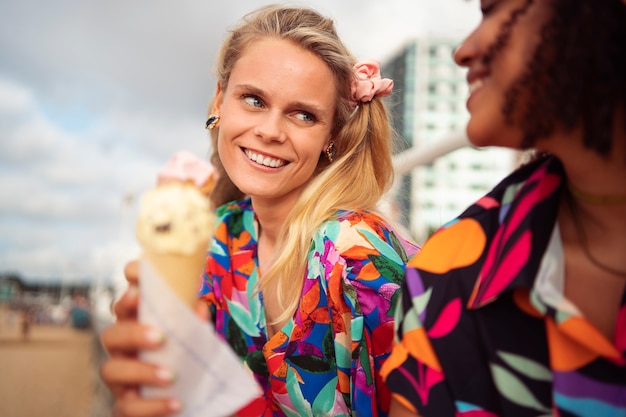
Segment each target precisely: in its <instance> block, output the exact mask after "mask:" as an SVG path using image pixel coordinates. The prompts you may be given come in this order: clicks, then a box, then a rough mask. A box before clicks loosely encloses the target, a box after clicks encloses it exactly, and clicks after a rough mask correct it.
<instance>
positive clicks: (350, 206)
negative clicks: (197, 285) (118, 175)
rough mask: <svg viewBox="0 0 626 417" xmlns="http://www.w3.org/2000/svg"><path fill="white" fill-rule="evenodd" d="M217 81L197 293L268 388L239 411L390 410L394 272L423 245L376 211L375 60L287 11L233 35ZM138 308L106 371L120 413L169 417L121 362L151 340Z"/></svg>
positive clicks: (143, 370)
mask: <svg viewBox="0 0 626 417" xmlns="http://www.w3.org/2000/svg"><path fill="white" fill-rule="evenodd" d="M217 79H218V83H217V90H216V95H215V97H214V100H213V102H212V104H211V107H210V115H209V119H208V121H207V128H209V129H210V130H211V134H212V139H213V150H214V154H213V156H212V158H211V161H212V163H213V164H214V165H215V166H216V167H217V169H218V171H220V174H221V175H220V177H219V178H220V179H219V182H218V184H217V185H216V188H215V189H214V192H213V194H212V200H213V203H214V205H215V206H216V207H219V208H218V209H217V214H218V220H219V221H218V226H217V228H216V231H215V238H214V241H213V244H212V246H211V251H210V253H209V255H208V259H207V269H206V273H205V275H204V286H203V289H202V291H201V294H200V297H201V299H202V300H204V301H206V303H207V305H208V306H209V309H210V313H211V314H210V315H211V317H212V320H213V322H214V324H215V327H216V330H217V332H218V333H219V334H220V335H221V336H223V337H224V339H225V340H226V341H227V342H228V343H229V344H230V346H231V347H232V348H233V350H234V351H235V352H236V354H237V355H239V357H240V358H241V360H242V361H244V362H245V363H246V365H247V367H248V368H249V369H250V370H251V372H253V373H254V376H255V378H256V380H257V382H258V383H259V384H260V386H261V387H262V389H263V391H264V395H263V397H261V398H259V399H258V400H256V401H253V402H252V403H251V404H250V405H248V406H247V407H246V408H245V409H243V410H241V411H240V412H239V413H238V415H240V416H283V415H289V416H301V415H333V416H340V415H359V416H368V415H372V416H384V415H386V414H387V411H388V407H389V400H390V397H389V393H388V391H387V390H386V388H385V387H384V385H383V384H382V383H381V378H380V374H379V370H380V367H381V365H382V363H383V362H384V361H385V359H386V358H387V356H388V355H389V352H390V351H391V345H392V332H393V314H392V311H393V307H394V305H395V301H396V299H397V297H398V295H399V293H398V290H399V285H400V283H401V280H402V277H403V268H404V264H405V262H406V260H407V259H408V257H410V256H411V255H413V254H414V253H415V252H417V250H418V248H417V247H416V246H415V245H413V244H411V243H410V242H408V241H406V240H404V239H403V238H401V237H400V236H399V235H398V234H397V233H396V232H395V231H394V230H393V228H392V227H391V226H390V225H389V223H388V222H387V221H386V220H385V219H384V218H383V217H381V216H380V215H379V214H376V206H377V203H378V201H379V199H380V198H381V196H382V194H383V193H384V192H385V191H386V190H387V188H388V186H389V185H390V183H391V181H392V177H393V169H392V164H391V145H392V136H391V131H390V127H389V123H388V120H387V112H386V109H385V105H384V104H383V102H382V100H381V97H382V96H385V95H388V94H390V93H391V88H392V86H393V83H392V81H391V80H387V79H383V78H381V75H380V70H379V67H378V63H377V62H374V61H371V62H363V63H357V62H356V60H355V58H354V57H353V56H352V55H351V53H350V52H349V51H348V50H347V48H346V47H345V46H344V44H343V43H342V42H341V40H340V39H339V38H338V37H337V33H336V30H335V27H334V24H333V21H332V20H330V19H328V18H326V17H324V16H321V15H320V14H319V13H317V12H316V11H314V10H311V9H309V8H299V7H285V6H269V7H265V8H262V9H259V10H257V11H256V12H253V13H251V14H249V15H247V16H246V17H245V18H244V20H243V22H242V23H241V24H240V25H239V26H238V27H236V28H235V29H233V30H232V31H231V33H230V35H229V36H228V38H227V39H226V41H225V42H224V44H223V46H222V48H221V52H220V54H219V57H218V63H217ZM128 275H129V278H130V280H131V282H134V281H135V280H136V278H135V276H134V273H132V272H131V273H129V274H128ZM136 303H137V301H136V299H135V300H132V299H131V298H129V297H125V298H122V300H121V301H120V302H119V303H118V305H117V306H116V309H117V311H118V313H119V314H118V317H123V318H124V319H120V320H119V321H118V323H117V324H116V325H114V326H112V327H111V328H110V329H109V330H108V331H107V332H106V333H105V334H103V338H102V339H103V342H104V344H105V346H106V347H107V349H108V350H109V352H112V358H111V359H110V360H109V361H108V362H107V363H106V364H105V365H104V366H103V368H102V377H103V379H104V380H105V381H106V382H107V384H108V385H109V386H110V387H111V389H112V391H113V393H114V394H115V396H116V400H117V412H118V415H120V416H122V415H124V416H157V415H168V414H169V413H173V412H176V411H178V410H180V404H179V403H178V402H177V401H176V400H175V399H159V400H146V399H142V398H140V397H139V396H138V395H136V392H137V387H138V386H139V385H140V384H154V385H162V384H164V383H167V382H168V381H163V380H162V379H163V378H161V379H159V375H161V376H163V373H162V372H161V373H158V372H155V369H154V367H152V366H150V365H148V364H144V363H141V362H139V361H137V360H131V361H129V360H128V359H127V356H128V352H131V353H132V352H136V351H137V350H138V349H140V348H148V347H152V348H153V347H155V345H157V344H158V343H155V342H151V340H153V339H154V338H149V337H148V338H146V337H145V336H144V335H145V334H146V330H147V329H145V328H144V327H143V326H141V325H140V324H139V323H137V322H136V317H135V315H134V308H135V307H136ZM148 333H149V332H148ZM207 349H210V347H207ZM115 352H122V353H120V354H119V355H115V354H114V353H115ZM166 374H167V373H166ZM166 379H167V378H166Z"/></svg>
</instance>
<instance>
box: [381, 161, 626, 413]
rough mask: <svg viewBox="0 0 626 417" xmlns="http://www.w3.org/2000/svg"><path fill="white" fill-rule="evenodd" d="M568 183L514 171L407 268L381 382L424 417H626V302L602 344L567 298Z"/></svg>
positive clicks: (528, 169) (543, 169) (557, 168)
mask: <svg viewBox="0 0 626 417" xmlns="http://www.w3.org/2000/svg"><path fill="white" fill-rule="evenodd" d="M563 187H564V173H563V169H562V166H561V164H560V163H559V162H558V160H556V159H554V158H552V157H548V158H544V159H540V160H537V161H534V162H532V163H530V164H528V165H526V166H523V167H521V168H520V169H518V170H517V171H516V172H514V173H513V174H511V175H510V176H509V177H508V178H506V179H505V180H503V181H502V182H501V183H500V184H499V185H498V186H496V187H495V188H494V190H493V191H491V192H490V193H489V194H487V195H486V196H485V197H483V198H481V199H480V200H478V201H477V202H476V203H475V204H474V205H472V206H470V207H469V208H468V209H467V210H466V211H465V212H464V213H463V214H461V216H459V217H458V218H457V219H455V220H453V221H452V222H450V223H448V224H447V225H445V226H443V227H442V228H441V229H440V230H438V231H437V232H436V233H435V234H434V235H433V236H431V238H430V239H429V240H428V241H427V242H426V243H425V244H424V247H423V249H422V251H421V252H420V253H419V255H418V256H416V257H415V258H413V259H411V260H410V262H409V265H408V266H407V273H406V280H405V284H404V287H403V296H402V301H401V302H399V303H398V307H399V311H398V315H399V318H397V321H396V325H397V333H396V334H397V338H398V339H399V340H398V343H397V344H396V346H395V347H394V349H393V352H392V354H391V356H390V358H389V359H388V360H387V362H386V363H385V366H384V367H383V371H382V374H383V376H384V378H385V380H386V382H387V384H388V386H389V388H390V389H391V391H392V392H393V395H394V398H396V399H397V400H398V401H399V402H400V403H402V404H403V405H404V406H406V407H408V408H409V409H411V410H414V411H415V410H417V411H418V412H419V413H420V414H421V415H422V416H423V417H430V416H456V417H461V416H467V417H469V416H471V417H492V416H520V417H522V416H533V417H535V416H552V415H554V416H561V417H565V416H589V417H604V416H626V294H623V295H622V299H621V300H622V301H621V308H620V310H619V313H618V317H617V326H616V331H615V339H614V340H612V341H611V340H608V339H607V338H606V337H605V336H604V335H603V334H602V333H600V331H598V330H597V329H596V327H594V326H593V325H592V324H591V323H590V322H589V321H587V320H586V318H585V317H584V316H583V315H582V314H581V312H580V311H579V310H578V309H577V308H576V306H575V305H573V304H572V303H571V302H569V301H568V300H567V299H566V298H565V297H564V291H563V288H564V275H565V273H564V267H563V247H562V245H561V238H560V234H559V229H558V225H557V223H556V216H557V208H558V201H559V197H560V195H561V193H562V192H563Z"/></svg>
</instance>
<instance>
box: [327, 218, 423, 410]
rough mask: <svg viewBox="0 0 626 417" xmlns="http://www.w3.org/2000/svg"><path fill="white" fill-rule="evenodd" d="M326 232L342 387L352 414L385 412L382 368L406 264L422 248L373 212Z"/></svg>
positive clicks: (389, 346)
mask: <svg viewBox="0 0 626 417" xmlns="http://www.w3.org/2000/svg"><path fill="white" fill-rule="evenodd" d="M333 228H334V230H331V229H333ZM326 233H327V235H326V237H327V238H328V239H329V241H331V242H332V244H333V245H332V249H330V250H329V245H328V243H329V242H328V241H327V242H326V250H325V252H324V255H325V256H323V258H322V259H323V261H325V262H326V263H327V265H326V270H327V274H329V275H327V282H328V286H329V289H328V290H329V299H330V300H329V301H330V303H329V304H330V307H331V310H332V311H333V312H334V314H333V319H332V320H333V328H334V330H335V332H334V344H335V351H336V354H337V366H338V372H339V373H340V381H339V382H340V386H341V384H342V381H341V371H342V368H343V370H344V371H345V372H346V376H347V378H346V379H347V380H345V381H343V384H344V386H343V387H342V389H341V391H344V390H345V391H344V392H349V403H350V404H351V409H352V413H354V414H353V415H358V416H384V415H387V412H388V411H389V402H390V393H389V391H388V389H387V388H386V386H385V385H384V384H383V381H382V378H381V375H380V369H381V366H382V364H383V363H384V361H385V360H386V359H387V357H388V356H389V354H390V352H391V349H392V345H393V332H394V309H395V304H396V300H397V299H398V298H399V295H400V291H399V290H400V284H401V283H402V281H403V277H404V265H405V264H406V262H407V258H408V257H410V256H411V255H412V254H414V253H416V252H417V251H418V248H417V247H416V246H415V245H413V244H411V243H409V242H407V241H405V240H402V239H401V238H399V237H398V236H397V235H396V234H395V233H394V231H392V230H391V228H390V227H389V226H388V225H387V224H385V223H384V222H383V221H382V220H381V219H380V218H378V217H377V216H375V215H373V214H354V213H353V214H349V215H347V216H346V217H345V218H343V219H340V221H339V222H337V223H336V224H334V225H328V228H327V229H326ZM342 352H345V354H343V355H342ZM343 361H345V363H342V362H343Z"/></svg>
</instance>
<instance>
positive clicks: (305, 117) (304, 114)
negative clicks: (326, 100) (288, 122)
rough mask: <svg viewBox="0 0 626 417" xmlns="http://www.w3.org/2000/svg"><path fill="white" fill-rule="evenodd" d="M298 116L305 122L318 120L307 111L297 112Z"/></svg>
mask: <svg viewBox="0 0 626 417" xmlns="http://www.w3.org/2000/svg"><path fill="white" fill-rule="evenodd" d="M296 118H298V120H302V121H303V122H315V121H316V120H317V119H316V118H315V116H313V115H312V114H311V113H307V112H298V113H296Z"/></svg>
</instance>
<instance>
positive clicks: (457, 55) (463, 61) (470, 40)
mask: <svg viewBox="0 0 626 417" xmlns="http://www.w3.org/2000/svg"><path fill="white" fill-rule="evenodd" d="M477 55H478V49H477V46H476V42H475V40H474V33H472V34H470V35H469V36H468V37H467V38H465V40H464V41H463V42H462V43H461V44H460V45H459V46H457V47H456V49H455V50H454V52H453V54H452V57H453V58H454V62H456V64H457V65H458V66H460V67H469V66H470V64H471V63H472V61H473V60H474V59H475V58H476V56H477Z"/></svg>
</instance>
